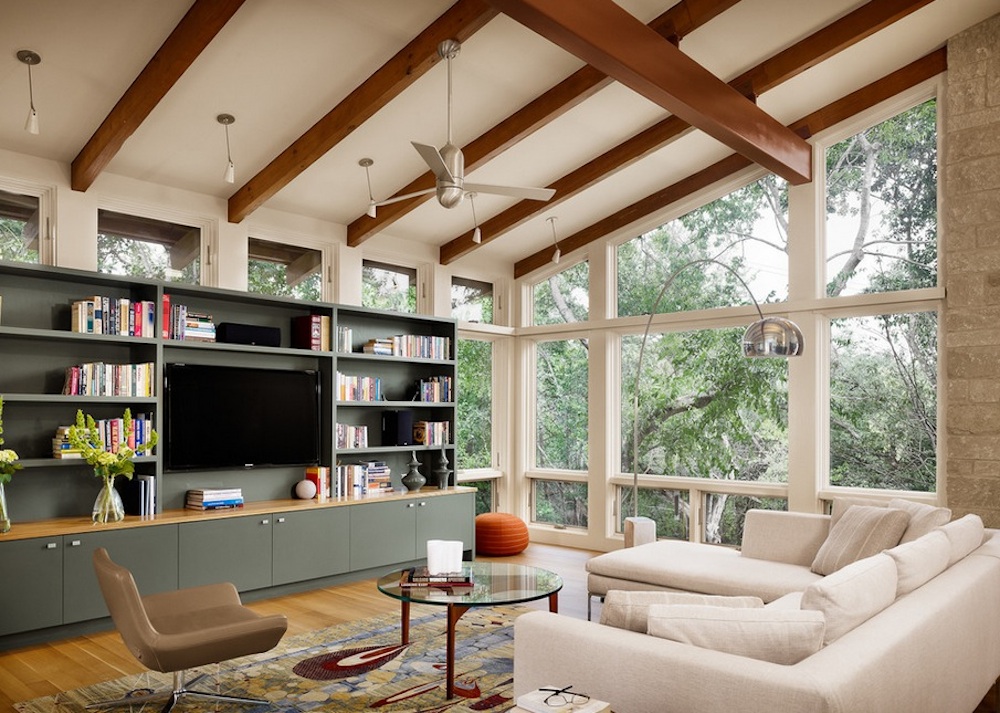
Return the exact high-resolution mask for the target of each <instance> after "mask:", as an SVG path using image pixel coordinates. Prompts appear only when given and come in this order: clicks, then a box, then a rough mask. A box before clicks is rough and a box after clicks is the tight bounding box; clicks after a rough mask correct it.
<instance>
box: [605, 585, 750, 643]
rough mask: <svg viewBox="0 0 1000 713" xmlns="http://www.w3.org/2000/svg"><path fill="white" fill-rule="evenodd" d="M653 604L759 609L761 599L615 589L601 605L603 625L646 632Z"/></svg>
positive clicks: (606, 596)
mask: <svg viewBox="0 0 1000 713" xmlns="http://www.w3.org/2000/svg"><path fill="white" fill-rule="evenodd" d="M653 604H704V605H711V606H717V607H733V608H757V607H762V606H764V602H763V600H761V598H760V597H723V596H717V595H714V594H695V593H693V592H633V591H624V590H621V589H612V590H611V591H609V592H608V593H607V595H605V597H604V604H603V605H602V606H601V623H602V624H604V625H605V626H614V627H617V628H619V629H628V630H629V631H638V632H640V633H643V634H644V633H646V628H647V627H646V619H647V616H648V615H649V607H650V606H651V605H653Z"/></svg>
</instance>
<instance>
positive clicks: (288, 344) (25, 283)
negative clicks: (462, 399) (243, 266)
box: [0, 262, 475, 647]
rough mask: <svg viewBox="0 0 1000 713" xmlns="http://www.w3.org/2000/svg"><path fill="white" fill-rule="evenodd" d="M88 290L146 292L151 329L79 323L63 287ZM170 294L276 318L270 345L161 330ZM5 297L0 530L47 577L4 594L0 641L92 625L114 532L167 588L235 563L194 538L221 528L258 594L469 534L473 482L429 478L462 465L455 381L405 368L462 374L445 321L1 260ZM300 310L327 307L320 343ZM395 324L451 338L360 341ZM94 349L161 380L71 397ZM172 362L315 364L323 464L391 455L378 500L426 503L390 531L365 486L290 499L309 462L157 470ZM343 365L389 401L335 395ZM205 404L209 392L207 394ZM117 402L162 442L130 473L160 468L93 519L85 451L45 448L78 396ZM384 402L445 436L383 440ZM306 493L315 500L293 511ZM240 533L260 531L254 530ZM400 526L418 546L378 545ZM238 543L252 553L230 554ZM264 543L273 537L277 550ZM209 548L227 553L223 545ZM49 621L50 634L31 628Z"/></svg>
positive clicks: (107, 414) (82, 401)
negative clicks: (150, 494)
mask: <svg viewBox="0 0 1000 713" xmlns="http://www.w3.org/2000/svg"><path fill="white" fill-rule="evenodd" d="M96 295H100V296H107V297H109V298H111V299H128V300H132V301H135V302H141V301H146V302H152V303H153V304H154V305H156V310H155V313H156V314H155V327H154V330H153V331H154V335H153V336H144V337H133V336H122V335H117V334H91V333H82V332H77V331H72V328H73V315H72V312H73V308H72V305H73V303H74V302H76V301H79V300H84V299H87V298H93V297H94V296H96ZM164 295H169V301H170V303H171V305H177V304H184V305H186V306H187V307H188V309H189V311H194V312H199V313H204V314H210V315H211V316H212V318H213V321H214V324H215V325H216V327H218V325H219V324H221V323H226V322H228V323H232V324H237V325H253V326H264V327H272V328H278V329H279V330H280V343H279V344H278V346H258V345H253V344H232V343H221V342H201V341H181V340H176V339H169V338H166V337H164V336H163V335H164V332H163V328H164V326H165V315H164V311H163V302H164ZM0 298H2V303H0V395H2V396H3V398H4V413H3V426H4V433H3V436H4V439H5V447H7V448H12V449H14V450H15V451H17V453H18V455H19V456H20V462H21V463H22V465H23V466H24V468H23V470H21V471H19V472H18V473H17V474H16V475H15V476H14V479H13V481H12V482H11V483H10V484H9V485H7V486H6V497H7V504H8V509H9V512H10V516H11V520H12V523H13V528H12V529H11V531H10V532H8V533H6V534H4V535H0V566H2V567H4V569H5V571H7V572H17V571H22V572H23V573H24V574H25V576H26V577H27V578H31V577H33V576H34V575H33V574H32V575H30V576H29V573H34V572H36V571H38V572H44V573H45V575H44V577H42V578H41V579H40V580H38V581H39V582H41V583H43V585H44V586H42V588H41V589H40V590H39V591H37V592H31V591H29V590H30V589H31V588H30V587H28V588H23V587H18V588H7V591H6V593H4V594H0V608H2V609H3V610H4V611H7V612H9V613H12V617H11V618H10V621H9V622H8V624H9V625H8V626H6V627H4V626H0V647H4V646H8V645H17V643H18V642H20V641H23V640H25V639H24V637H25V636H28V637H29V638H28V640H31V639H30V637H31V636H33V635H35V634H38V635H40V636H43V638H44V637H46V636H47V637H48V638H53V637H54V636H55V635H59V634H60V633H61V634H63V635H65V634H66V633H73V631H65V630H66V628H67V626H68V625H70V628H72V627H74V626H76V627H79V626H80V624H78V622H82V623H83V624H84V625H86V624H91V625H92V624H93V623H94V622H93V620H94V619H95V617H103V616H106V612H105V611H104V607H103V602H102V601H100V596H99V592H97V590H96V584H95V583H94V582H93V581H92V579H93V577H92V572H91V571H90V570H91V568H90V566H89V556H90V552H92V550H93V549H94V547H97V546H109V547H112V546H113V547H114V548H115V549H116V550H118V551H121V552H122V557H123V561H124V562H125V564H126V565H127V566H132V567H134V568H135V569H136V578H137V581H138V582H139V585H140V588H143V587H145V590H146V591H160V590H163V589H165V588H166V589H169V588H172V587H177V586H185V585H186V584H187V583H191V582H202V581H221V580H225V579H227V578H226V577H225V576H222V574H223V573H220V572H219V570H218V567H215V566H212V567H209V566H206V563H205V562H203V561H202V559H203V555H202V554H201V553H204V552H211V551H213V550H212V547H211V545H212V543H213V542H216V543H217V542H229V543H230V546H231V549H232V548H236V550H234V551H227V553H226V555H225V557H223V559H227V560H228V561H230V562H231V563H233V564H234V565H235V566H236V569H234V570H233V571H231V572H228V574H230V575H232V576H231V577H230V578H229V579H230V580H236V581H237V582H239V583H241V584H239V587H240V589H241V590H243V591H253V592H255V593H266V592H267V591H275V590H276V589H277V588H283V589H288V588H289V587H293V588H294V587H298V588H299V589H306V588H309V586H310V585H316V586H322V583H324V582H326V581H328V580H330V578H331V577H332V578H343V577H347V578H352V577H353V578H357V577H358V576H366V575H369V574H371V573H370V572H364V564H365V563H367V562H377V563H379V564H386V565H388V564H399V565H403V564H407V563H408V561H410V560H413V559H414V557H420V556H422V552H423V542H419V541H418V540H419V538H424V539H426V538H427V537H449V538H452V537H455V538H457V537H460V538H461V539H463V540H464V541H465V542H466V543H467V546H468V552H469V553H470V554H471V551H473V550H474V543H473V538H474V527H473V518H474V503H475V500H474V491H472V490H470V489H468V488H450V489H448V490H446V491H443V492H441V491H438V490H437V489H435V488H432V487H431V485H432V484H433V476H432V469H433V468H434V467H435V466H436V465H437V460H438V457H439V454H440V453H441V452H442V450H443V451H444V452H445V453H446V455H447V458H448V461H449V468H452V469H453V468H454V460H455V458H454V453H455V451H454V446H453V444H452V442H451V441H452V439H453V438H454V433H455V413H456V408H455V400H454V397H453V396H452V397H451V398H450V400H448V401H438V402H422V401H414V400H413V398H414V393H415V384H416V383H417V382H419V381H420V380H421V379H429V378H431V377H448V378H450V379H451V380H452V383H453V382H454V378H455V376H456V369H455V339H456V324H455V322H454V321H453V320H448V319H441V318H435V317H425V316H419V315H405V314H398V313H393V312H383V311H379V310H368V309H363V308H359V307H346V306H340V305H335V304H330V303H324V302H307V301H300V300H293V299H288V298H281V297H269V296H259V295H251V294H248V293H243V292H237V291H231V290H224V289H217V288H204V287H197V286H192V285H181V284H174V283H164V282H160V281H156V280H148V279H143V278H131V277H119V276H113V275H103V274H98V273H91V272H86V271H78V270H69V269H55V268H51V267H46V266H37V265H23V264H14V263H3V262H0ZM306 315H321V316H323V317H326V318H327V321H328V322H329V325H330V346H331V348H330V350H324V351H316V350H312V349H303V348H296V347H294V346H293V338H292V321H293V319H294V318H296V317H303V316H306ZM78 319H79V317H78ZM338 327H345V328H347V329H350V330H351V335H352V351H351V353H346V352H344V353H342V352H339V351H337V336H338ZM399 334H412V335H418V336H424V337H437V338H446V339H447V340H448V345H449V346H448V350H447V353H442V354H439V355H438V356H440V357H441V358H435V359H432V358H424V357H403V356H383V355H373V354H365V353H360V352H361V349H362V345H363V344H364V343H365V342H366V341H367V340H369V339H374V338H383V337H390V336H394V335H399ZM90 362H105V363H113V364H136V363H151V364H152V365H153V367H152V372H153V386H154V388H153V392H152V394H151V395H149V396H141V397H135V396H71V395H64V394H63V393H62V391H63V384H64V380H65V373H66V369H67V368H68V367H72V366H77V365H80V364H83V363H90ZM177 363H187V364H206V365H238V366H245V367H258V368H272V369H299V370H315V371H317V372H318V373H319V374H320V383H321V402H320V429H321V432H320V448H321V450H320V453H321V457H320V463H319V464H320V465H323V466H328V467H330V468H331V471H335V467H336V465H337V464H338V463H339V462H343V463H357V462H359V461H371V460H380V461H385V462H386V463H387V464H388V465H389V466H390V468H391V470H392V485H393V486H394V489H395V490H394V492H393V493H392V494H391V495H380V496H377V497H376V498H375V499H376V500H380V501H385V502H384V505H385V506H387V507H391V506H390V501H393V502H394V501H397V500H401V501H407V500H412V501H413V505H412V511H413V512H414V513H417V509H418V505H419V510H420V511H419V517H417V522H416V524H414V523H411V522H408V521H405V520H406V519H405V518H404V521H399V520H397V521H396V522H393V521H392V519H391V518H390V519H388V520H387V524H386V527H390V526H391V527H393V528H394V529H396V528H398V529H399V530H400V532H398V533H395V532H394V533H391V537H390V536H389V534H390V533H386V532H382V535H383V537H378V536H374V534H373V533H372V532H371V531H370V530H369V529H365V528H364V527H361V529H360V530H359V531H358V532H355V530H356V529H357V527H359V523H363V522H365V520H366V519H367V518H365V517H363V516H362V515H363V513H365V512H368V510H367V508H368V507H369V506H370V505H372V504H373V502H372V499H365V498H354V497H348V498H344V499H342V500H340V501H330V502H327V503H318V502H316V501H299V500H295V499H293V497H292V490H293V488H294V486H295V483H297V482H298V481H299V480H301V479H302V478H303V477H304V472H303V468H301V467H255V468H246V469H240V468H235V469H212V470H204V471H197V470H184V471H170V470H167V469H166V468H165V464H164V462H163V460H162V459H161V456H160V455H159V452H160V450H161V449H162V447H163V444H165V443H167V442H168V441H169V438H170V433H169V425H168V424H167V423H166V418H165V407H166V406H165V398H164V388H163V387H164V373H165V367H166V365H168V364H177ZM338 372H341V373H346V374H353V375H368V376H373V377H378V378H379V379H380V380H381V383H383V384H384V387H385V398H384V400H382V401H338V399H337V388H336V385H337V374H338ZM211 407H212V405H211V404H206V408H209V409H210V408H211ZM125 408H130V409H131V410H132V412H133V414H138V413H149V414H151V415H152V418H153V423H154V427H155V428H156V430H157V431H158V432H159V433H160V438H161V446H158V447H157V448H156V449H154V451H153V453H152V454H151V455H148V456H143V457H139V458H136V460H135V462H136V473H137V474H143V475H151V476H153V478H154V482H155V487H156V493H157V506H156V514H155V515H153V516H152V517H147V518H139V517H138V516H126V518H125V520H124V521H123V522H121V523H115V524H113V525H102V526H99V527H95V526H92V525H91V524H90V512H91V509H92V506H93V503H94V499H95V498H96V497H97V493H98V490H99V488H100V481H99V480H98V479H97V478H95V477H93V474H92V470H91V468H90V466H88V465H87V464H86V463H85V462H84V461H82V460H79V459H57V458H54V457H52V452H51V449H52V437H53V435H54V434H55V432H56V428H57V427H58V426H61V425H68V424H71V423H72V422H73V420H74V418H75V415H76V411H77V409H82V410H84V412H86V413H89V414H91V415H93V416H94V417H95V418H97V419H100V418H115V417H119V416H121V414H122V412H123V411H124V410H125ZM391 409H395V410H408V411H412V413H413V416H414V420H415V421H416V420H426V421H436V422H446V423H447V424H448V428H449V431H450V436H449V443H447V444H445V445H444V446H426V445H405V446H398V445H394V444H392V445H390V444H383V443H382V439H381V435H382V433H381V414H382V411H384V410H391ZM338 422H343V423H350V424H354V425H366V426H368V433H369V440H368V446H367V447H365V448H347V449H337V447H336V445H337V443H336V424H337V423H338ZM411 451H415V452H416V453H417V457H418V459H419V460H420V461H421V464H422V465H421V472H422V473H423V474H424V476H425V477H427V479H428V485H427V486H426V490H425V492H423V493H405V492H401V491H400V489H401V481H400V478H401V477H402V476H403V475H404V474H405V473H406V463H407V462H408V461H409V460H410V453H411ZM451 483H452V484H453V483H454V476H452V479H451ZM122 485H123V482H122V481H121V480H119V483H118V487H119V490H121V487H122ZM198 487H239V488H241V489H242V490H243V496H244V500H245V502H246V505H245V508H244V510H241V511H225V512H209V513H203V512H195V511H190V510H184V499H185V493H186V492H187V490H188V489H191V488H198ZM438 500H444V501H448V503H447V506H446V505H445V504H443V503H437V502H435V504H434V506H433V507H429V506H427V502H428V501H438ZM380 506H381V503H380ZM303 507H305V508H306V509H309V510H311V512H308V513H306V512H299V510H301V509H303ZM403 507H404V508H405V507H406V504H405V502H404V504H403ZM345 508H346V509H345ZM355 508H361V512H359V513H357V514H353V511H354V509H355ZM407 509H408V510H409V508H407ZM278 523H280V524H278ZM388 523H392V524H391V525H390V524H388ZM137 528H138V529H137ZM139 530H142V531H143V533H144V534H143V536H142V537H133V536H132V535H130V532H135V533H138V532H139ZM216 530H219V532H216ZM361 530H364V532H361ZM250 532H253V533H254V534H253V535H252V536H250V535H249V534H248V533H250ZM399 540H402V541H404V542H405V541H406V540H409V541H410V542H411V544H412V547H402V548H399V547H392V548H389V547H388V546H387V545H386V546H385V547H383V544H382V543H383V541H385V542H386V543H388V542H389V541H393V542H396V541H399ZM133 541H134V543H133V544H129V545H127V546H126V543H128V542H133ZM383 550H384V551H383ZM238 551H239V552H245V553H246V556H237V552H238ZM269 553H273V560H272V556H271V555H270V554H269ZM400 557H402V558H403V559H402V560H401V559H399V558H400ZM209 559H210V560H211V561H212V562H215V563H218V562H219V561H220V559H219V555H218V553H216V554H215V555H214V556H213V557H211V558H209ZM150 561H153V562H154V563H155V564H154V566H152V567H151V566H150ZM354 563H358V564H359V566H360V567H361V568H360V569H359V567H357V566H354ZM161 564H162V565H164V566H165V567H166V569H167V570H168V571H170V572H172V573H173V576H172V577H168V578H167V579H164V578H163V576H162V569H163V568H162V567H160V566H159V565H161ZM38 568H41V569H38ZM19 579H20V578H19ZM12 581H13V580H12ZM57 584H58V586H56V585H57ZM42 591H44V592H45V595H44V596H41V593H42ZM70 594H71V595H72V596H70ZM64 595H66V597H67V598H66V601H65V602H64V600H63V597H64ZM40 602H44V603H45V606H43V607H41V608H40V609H39V610H38V612H36V613H34V614H31V615H30V616H26V618H21V617H20V616H19V615H18V616H14V615H13V613H18V612H24V613H25V614H26V615H27V614H29V613H31V612H33V611H34V609H35V608H36V607H37V606H38V605H39V603H40ZM76 602H80V603H79V604H78V603H76ZM67 603H69V604H70V605H67ZM3 618H4V619H5V620H6V619H8V617H6V616H5V617H3ZM105 626H106V622H105ZM51 627H54V628H51ZM43 629H44V630H45V632H47V633H46V634H44V635H42V634H39V632H40V631H41V630H43ZM12 637H13V638H12Z"/></svg>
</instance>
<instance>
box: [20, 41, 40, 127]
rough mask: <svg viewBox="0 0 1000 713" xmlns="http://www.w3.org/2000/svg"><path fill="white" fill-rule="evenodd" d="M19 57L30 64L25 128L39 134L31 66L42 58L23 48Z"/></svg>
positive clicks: (21, 60)
mask: <svg viewBox="0 0 1000 713" xmlns="http://www.w3.org/2000/svg"><path fill="white" fill-rule="evenodd" d="M17 59H18V61H20V62H24V63H25V64H26V65H28V106H29V108H28V119H27V120H26V121H25V122H24V130H25V131H27V132H28V133H29V134H35V135H37V134H38V111H37V110H36V109H35V88H34V87H33V86H32V84H31V67H32V65H35V64H39V63H40V62H41V61H42V58H41V57H40V56H38V53H37V52H32V51H31V50H21V51H19V52H18V53H17Z"/></svg>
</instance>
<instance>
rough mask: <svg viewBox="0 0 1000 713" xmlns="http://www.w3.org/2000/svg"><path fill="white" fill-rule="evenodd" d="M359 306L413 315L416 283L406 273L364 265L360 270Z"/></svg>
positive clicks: (415, 301) (415, 306)
mask: <svg viewBox="0 0 1000 713" xmlns="http://www.w3.org/2000/svg"><path fill="white" fill-rule="evenodd" d="M361 304H362V306H364V307H371V308H372V309H389V310H394V311H396V312H409V313H415V312H416V311H417V285H416V281H415V280H412V279H410V276H409V274H408V273H406V272H396V271H393V270H383V269H382V268H379V267H373V266H371V265H365V266H364V267H362V268H361Z"/></svg>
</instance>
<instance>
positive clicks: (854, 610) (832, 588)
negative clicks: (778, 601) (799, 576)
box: [802, 553, 896, 644]
mask: <svg viewBox="0 0 1000 713" xmlns="http://www.w3.org/2000/svg"><path fill="white" fill-rule="evenodd" d="M895 599H896V562H895V561H894V560H893V559H892V557H890V556H889V555H887V554H884V553H879V554H877V555H875V556H874V557H867V558H865V559H862V560H858V561H857V562H852V563H851V564H849V565H847V566H846V567H844V568H842V569H839V570H837V571H836V572H834V573H833V574H831V575H829V576H828V577H824V578H823V579H821V580H820V581H818V582H815V583H813V584H810V585H809V586H808V587H806V590H805V592H803V593H802V608H803V609H814V610H816V611H820V612H822V613H823V617H824V619H825V620H826V635H825V637H824V643H827V644H829V643H832V642H834V641H836V640H837V639H839V638H840V637H841V636H843V635H844V634H846V633H847V632H849V631H850V630H851V629H853V628H854V627H856V626H858V625H859V624H862V623H863V622H865V621H867V620H868V619H870V618H871V617H873V616H875V615H876V614H878V613H879V612H880V611H882V610H883V609H885V608H886V607H887V606H889V605H890V604H892V602H893V601H894V600H895Z"/></svg>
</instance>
